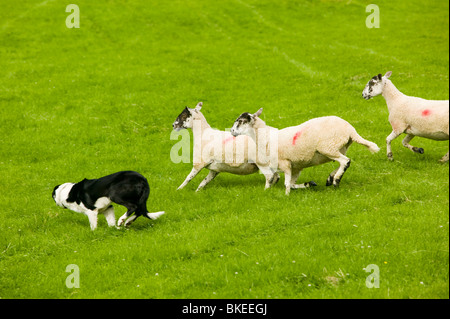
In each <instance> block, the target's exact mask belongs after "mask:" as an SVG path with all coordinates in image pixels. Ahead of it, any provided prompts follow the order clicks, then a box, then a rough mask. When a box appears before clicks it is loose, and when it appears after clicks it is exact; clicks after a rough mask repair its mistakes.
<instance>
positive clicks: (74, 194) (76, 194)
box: [66, 178, 86, 204]
mask: <svg viewBox="0 0 450 319" xmlns="http://www.w3.org/2000/svg"><path fill="white" fill-rule="evenodd" d="M85 180H86V178H85V179H83V180H82V181H81V182H79V183H76V184H75V185H73V186H72V189H71V190H70V192H69V195H68V196H67V199H66V201H67V202H68V203H73V202H77V204H79V203H80V190H82V189H83V184H84V181H85Z"/></svg>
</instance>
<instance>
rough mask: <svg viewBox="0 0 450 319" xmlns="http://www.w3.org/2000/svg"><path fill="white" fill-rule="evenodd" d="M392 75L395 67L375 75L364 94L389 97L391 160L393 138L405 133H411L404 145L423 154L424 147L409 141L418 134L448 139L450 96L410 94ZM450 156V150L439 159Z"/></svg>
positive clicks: (443, 139) (440, 139)
mask: <svg viewBox="0 0 450 319" xmlns="http://www.w3.org/2000/svg"><path fill="white" fill-rule="evenodd" d="M391 75H392V71H389V72H387V73H386V74H385V75H384V76H382V75H381V74H378V75H376V76H374V77H373V78H372V79H371V80H370V81H369V82H368V83H367V85H366V87H365V88H364V90H363V92H362V96H363V97H364V98H365V99H366V100H369V99H370V98H372V97H374V96H377V95H380V94H381V95H382V96H383V97H384V99H385V100H386V104H387V107H388V111H389V122H390V123H391V126H392V133H391V134H389V136H388V137H387V138H386V145H387V157H388V159H389V160H391V161H392V160H393V159H394V158H393V155H392V150H391V142H392V140H394V139H395V138H397V137H398V136H399V135H401V134H402V133H405V134H407V135H406V137H405V138H404V139H403V141H402V144H403V146H404V147H406V148H408V149H410V150H411V151H413V152H416V153H420V154H423V152H424V150H423V148H421V147H420V148H419V147H416V146H412V145H411V144H409V142H410V141H411V140H412V139H413V138H414V137H415V136H420V137H425V138H428V139H432V140H436V141H446V140H448V139H449V134H448V128H449V103H448V100H445V101H444V100H442V101H436V100H425V99H422V98H419V97H413V96H407V95H405V94H403V93H402V92H400V91H399V90H398V89H397V88H396V87H395V86H394V84H393V83H392V82H391V80H389V77H390V76H391ZM448 157H449V153H448V152H447V154H446V155H444V156H443V157H442V158H441V159H440V160H439V161H440V162H441V163H444V162H447V161H448Z"/></svg>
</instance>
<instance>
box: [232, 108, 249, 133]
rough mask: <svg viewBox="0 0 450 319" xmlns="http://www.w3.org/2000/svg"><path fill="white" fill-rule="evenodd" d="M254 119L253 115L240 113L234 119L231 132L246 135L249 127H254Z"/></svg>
mask: <svg viewBox="0 0 450 319" xmlns="http://www.w3.org/2000/svg"><path fill="white" fill-rule="evenodd" d="M253 123H254V119H253V115H252V114H250V113H248V112H245V113H242V114H241V115H239V117H238V118H237V119H236V121H234V124H233V127H232V128H231V134H232V135H233V136H238V135H246V133H247V132H248V130H249V129H251V128H252V127H253Z"/></svg>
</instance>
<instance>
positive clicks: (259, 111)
mask: <svg viewBox="0 0 450 319" xmlns="http://www.w3.org/2000/svg"><path fill="white" fill-rule="evenodd" d="M262 111H263V109H262V108H260V109H259V110H258V111H256V113H255V114H253V116H254V117H259V116H260V115H261V113H262Z"/></svg>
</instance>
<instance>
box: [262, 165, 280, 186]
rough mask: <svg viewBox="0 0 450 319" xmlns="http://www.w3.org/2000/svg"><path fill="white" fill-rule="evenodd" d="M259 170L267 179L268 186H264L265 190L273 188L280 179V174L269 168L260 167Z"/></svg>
mask: <svg viewBox="0 0 450 319" xmlns="http://www.w3.org/2000/svg"><path fill="white" fill-rule="evenodd" d="M258 168H259V170H260V171H261V173H262V174H263V175H264V177H265V178H266V185H265V186H264V189H268V188H270V187H272V185H274V184H275V183H276V182H278V180H279V179H280V176H279V175H278V173H277V172H273V171H272V170H271V169H270V167H269V166H258Z"/></svg>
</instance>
